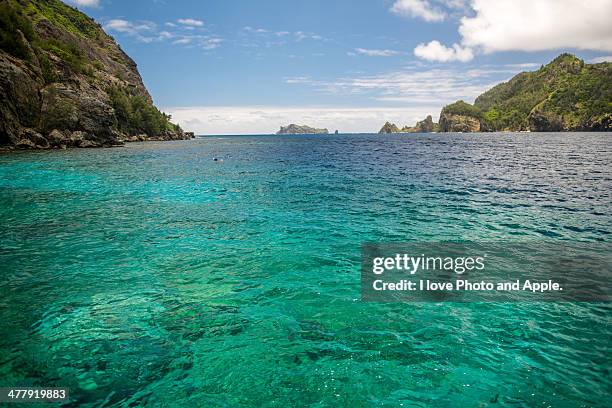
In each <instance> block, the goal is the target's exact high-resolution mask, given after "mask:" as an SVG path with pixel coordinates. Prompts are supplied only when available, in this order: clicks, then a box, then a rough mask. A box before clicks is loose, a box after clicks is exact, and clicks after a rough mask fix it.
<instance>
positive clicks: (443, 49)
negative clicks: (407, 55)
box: [414, 40, 474, 62]
mask: <svg viewBox="0 0 612 408" xmlns="http://www.w3.org/2000/svg"><path fill="white" fill-rule="evenodd" d="M414 55H415V56H417V57H419V58H422V59H425V60H427V61H440V62H449V61H461V62H467V61H470V60H472V59H473V58H474V53H473V51H472V50H471V49H470V48H465V47H462V46H460V45H459V44H453V46H452V48H451V47H447V46H445V45H442V44H440V43H439V42H438V41H435V40H434V41H431V42H429V43H428V44H423V43H421V44H419V45H418V46H417V47H416V48H415V49H414Z"/></svg>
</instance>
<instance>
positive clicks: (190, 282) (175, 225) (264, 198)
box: [0, 133, 612, 407]
mask: <svg viewBox="0 0 612 408" xmlns="http://www.w3.org/2000/svg"><path fill="white" fill-rule="evenodd" d="M213 158H217V159H218V160H217V161H214V160H213ZM611 203H612V134H610V133H607V134H588V133H580V134H578V133H576V134H512V133H500V134H463V135H461V134H454V135H453V134H438V135H384V136H382V135H329V136H236V137H222V136H220V137H204V138H199V139H196V140H192V141H177V142H149V143H137V144H129V145H127V146H126V147H122V148H113V149H91V150H89V149H85V150H65V151H45V152H15V153H10V154H2V155H0V219H1V220H2V222H1V225H0V319H1V322H2V323H1V325H0V386H47V387H49V386H66V387H69V388H70V393H71V402H69V403H67V404H65V405H66V406H85V407H98V406H154V407H181V406H188V407H370V406H371V407H607V406H609V404H610V397H611V395H612V378H611V370H612V361H611V355H612V326H611V320H612V306H611V305H610V304H609V303H364V302H362V301H361V300H360V249H361V244H362V243H363V242H366V241H370V242H405V241H417V242H421V241H456V240H479V241H497V240H507V241H512V242H532V243H533V245H534V247H537V245H538V243H540V242H546V243H550V242H557V241H558V242H560V243H562V242H582V243H593V244H594V245H595V244H597V245H601V244H602V243H603V244H606V243H609V242H610V240H611V239H612V235H611V234H612V205H611Z"/></svg>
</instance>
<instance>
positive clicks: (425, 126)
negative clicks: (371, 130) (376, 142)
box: [378, 115, 438, 133]
mask: <svg viewBox="0 0 612 408" xmlns="http://www.w3.org/2000/svg"><path fill="white" fill-rule="evenodd" d="M437 131H438V124H437V123H434V121H433V119H432V117H431V115H427V117H426V118H425V119H423V120H422V121H420V122H417V123H416V125H415V126H412V127H411V126H404V127H403V128H401V129H400V128H398V127H397V126H396V125H395V124H393V123H390V122H387V123H385V124H384V126H383V127H382V129H380V131H379V132H378V133H431V132H437Z"/></svg>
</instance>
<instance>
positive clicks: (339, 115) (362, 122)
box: [163, 106, 439, 135]
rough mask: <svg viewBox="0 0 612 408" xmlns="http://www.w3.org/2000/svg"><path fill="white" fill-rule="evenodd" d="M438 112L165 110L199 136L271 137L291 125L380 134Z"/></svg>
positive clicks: (429, 108)
mask: <svg viewBox="0 0 612 408" xmlns="http://www.w3.org/2000/svg"><path fill="white" fill-rule="evenodd" d="M436 110H439V107H436V106H418V107H416V106H415V107H411V108H398V107H376V108H371V107H365V108H360V107H338V108H329V107H278V106H231V107H225V106H202V107H197V106H196V107H164V108H163V111H164V112H168V113H170V114H171V115H172V119H173V121H176V122H177V123H178V124H180V125H181V127H183V128H184V129H186V130H189V131H193V132H195V133H196V134H213V135H224V134H226V135H231V134H234V135H235V134H270V133H274V132H276V131H278V129H279V128H280V126H281V125H287V124H289V123H297V124H304V125H309V126H315V127H321V128H323V127H326V128H328V129H329V130H330V131H331V132H333V131H334V130H336V129H339V130H340V131H341V132H378V130H379V129H380V127H381V126H382V124H383V123H385V121H387V120H389V121H392V122H395V123H398V124H402V125H404V124H411V125H413V124H414V123H416V121H417V120H422V119H423V118H424V117H425V116H427V115H429V114H431V113H432V112H435V111H436Z"/></svg>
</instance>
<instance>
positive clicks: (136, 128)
mask: <svg viewBox="0 0 612 408" xmlns="http://www.w3.org/2000/svg"><path fill="white" fill-rule="evenodd" d="M25 10H27V12H25ZM0 12H1V13H2V15H4V16H11V17H10V18H11V19H12V20H14V21H13V23H14V24H13V26H14V27H18V29H17V30H15V29H7V28H5V25H3V24H0V36H1V37H2V38H5V39H7V41H3V44H18V45H19V46H15V47H9V46H3V47H2V49H0V146H5V147H17V148H27V149H46V148H49V147H52V148H66V147H103V146H115V145H120V144H121V143H122V142H123V141H141V140H178V139H191V138H193V134H186V133H185V132H183V130H182V129H181V128H180V127H179V126H177V125H174V124H172V123H170V121H169V119H170V117H169V116H168V115H165V114H163V113H161V112H159V111H158V110H157V108H155V106H153V102H152V99H151V96H150V95H149V93H148V92H147V90H146V88H145V86H144V84H143V82H142V79H141V77H140V74H139V73H138V69H137V67H136V63H135V62H134V61H133V60H132V59H131V58H130V57H129V56H127V55H126V54H125V53H124V52H123V50H121V48H120V47H119V46H118V45H117V43H116V42H115V41H114V40H113V39H112V37H110V36H108V35H107V34H106V33H105V32H104V31H103V30H102V28H101V26H100V25H99V24H98V23H96V22H95V21H94V20H93V19H91V18H89V17H88V16H86V15H84V14H83V13H81V12H80V11H78V10H77V9H75V8H73V7H70V6H68V5H66V4H64V3H63V2H61V1H59V0H20V1H19V2H8V1H0ZM60 22H61V23H60ZM49 44H50V45H49ZM51 45H52V46H51ZM129 112H139V113H140V115H136V119H134V117H133V115H130V114H128V113H129ZM136 135H137V137H136V138H134V136H136ZM142 135H144V136H142Z"/></svg>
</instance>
